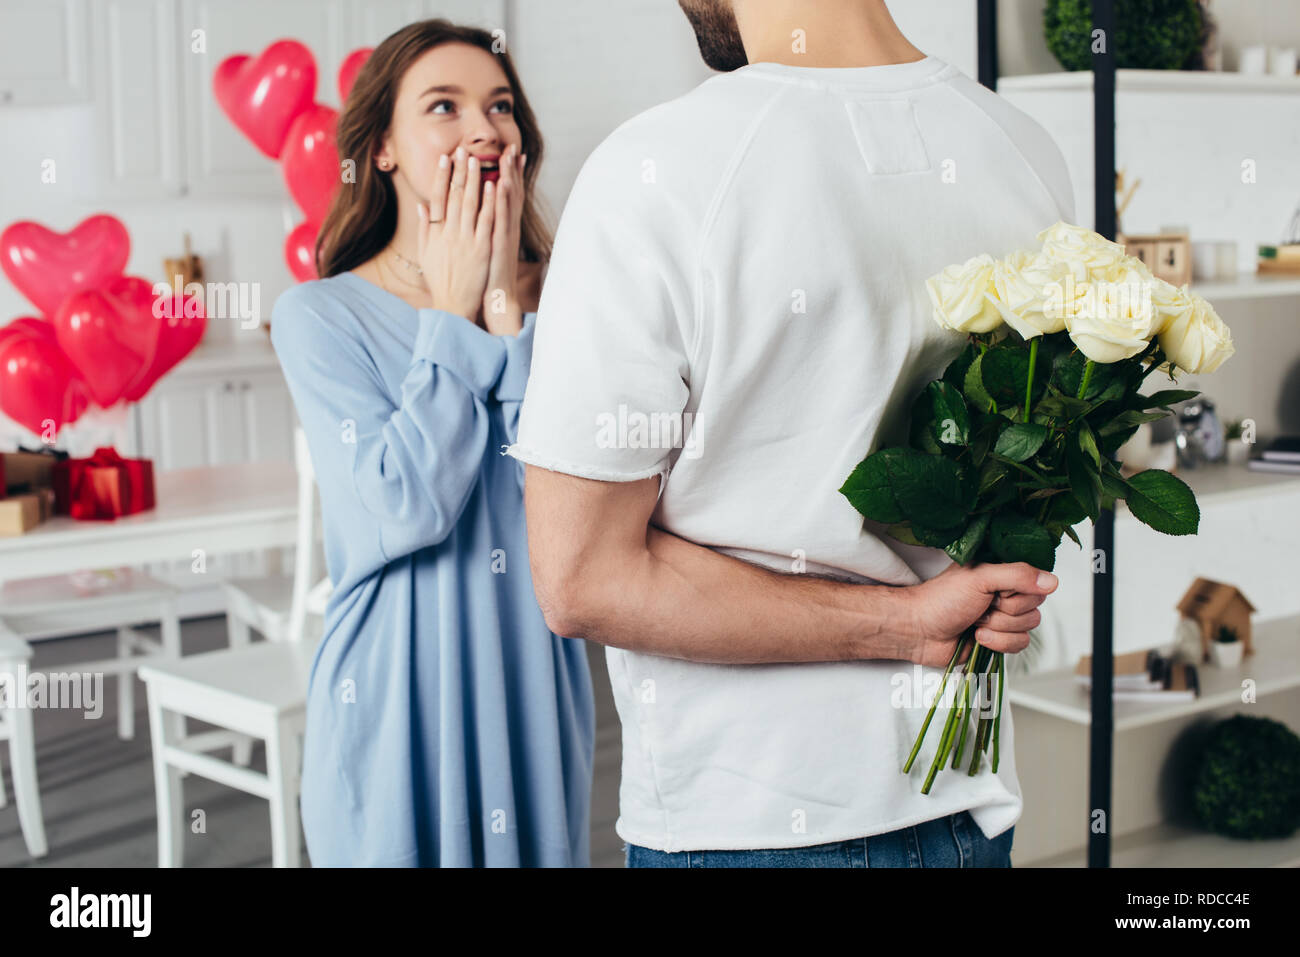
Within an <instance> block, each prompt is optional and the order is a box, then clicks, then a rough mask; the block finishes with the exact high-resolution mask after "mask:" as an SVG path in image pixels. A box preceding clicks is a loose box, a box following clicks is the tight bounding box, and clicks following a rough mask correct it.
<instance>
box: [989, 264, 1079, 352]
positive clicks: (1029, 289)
mask: <svg viewBox="0 0 1300 957" xmlns="http://www.w3.org/2000/svg"><path fill="white" fill-rule="evenodd" d="M1068 274H1069V268H1068V267H1067V266H1066V265H1065V264H1064V263H1062V262H1060V261H1058V260H1056V259H1053V258H1052V257H1050V256H1047V255H1045V254H1043V253H1042V252H1041V251H1040V252H1036V253H1030V252H1026V251H1025V250H1023V249H1018V250H1016V251H1015V252H1013V253H1012V254H1011V255H1009V256H1007V257H1006V258H1005V259H1000V260H998V261H997V262H996V263H994V264H993V292H992V293H991V296H992V298H993V304H994V305H995V306H997V308H998V312H1000V313H1001V314H1002V319H1003V321H1005V322H1006V324H1007V325H1009V326H1010V327H1011V328H1012V329H1014V330H1016V332H1018V333H1020V335H1021V337H1023V338H1024V339H1032V338H1034V336H1044V335H1049V334H1050V333H1053V332H1061V331H1062V330H1064V329H1065V311H1064V308H1063V303H1062V301H1061V297H1062V295H1063V292H1062V290H1063V288H1064V283H1065V278H1066V276H1067V275H1068Z"/></svg>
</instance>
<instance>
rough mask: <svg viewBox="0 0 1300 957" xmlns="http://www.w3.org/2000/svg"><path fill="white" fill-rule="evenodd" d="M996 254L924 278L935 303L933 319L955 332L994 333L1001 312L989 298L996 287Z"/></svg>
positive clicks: (980, 256) (976, 258)
mask: <svg viewBox="0 0 1300 957" xmlns="http://www.w3.org/2000/svg"><path fill="white" fill-rule="evenodd" d="M992 284H993V257H992V256H989V255H988V254H982V255H979V256H975V257H973V258H971V259H968V260H966V262H964V263H960V264H958V265H953V266H949V267H948V268H947V269H945V270H944V271H943V272H941V273H939V274H938V275H935V276H931V277H930V278H929V279H927V280H926V281H925V289H926V292H928V293H929V294H930V302H931V303H932V304H933V306H934V321H935V322H937V323H938V324H939V325H940V326H942V327H944V328H945V329H952V330H954V331H956V332H965V333H971V332H992V331H993V330H994V329H996V328H997V327H998V326H1000V325H1002V314H1001V313H999V312H998V309H997V306H996V305H994V303H993V301H992V300H991V299H990V298H989V292H990V290H991V289H992V288H993V285H992Z"/></svg>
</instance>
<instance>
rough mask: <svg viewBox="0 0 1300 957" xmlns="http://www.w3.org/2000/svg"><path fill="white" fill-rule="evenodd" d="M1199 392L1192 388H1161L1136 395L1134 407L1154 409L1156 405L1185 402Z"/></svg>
mask: <svg viewBox="0 0 1300 957" xmlns="http://www.w3.org/2000/svg"><path fill="white" fill-rule="evenodd" d="M1200 394H1201V393H1199V392H1196V391H1195V390H1192V389H1161V390H1160V391H1159V392H1153V393H1152V394H1151V395H1139V396H1137V397H1136V398H1135V399H1134V408H1137V409H1154V408H1156V407H1157V406H1159V407H1161V408H1164V407H1166V406H1171V405H1174V404H1175V403H1178V402H1186V401H1187V400H1188V399H1194V398H1196V397H1197V396H1198V395H1200Z"/></svg>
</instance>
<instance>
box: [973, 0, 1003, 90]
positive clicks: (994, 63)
mask: <svg viewBox="0 0 1300 957" xmlns="http://www.w3.org/2000/svg"><path fill="white" fill-rule="evenodd" d="M975 32H976V35H977V37H978V43H979V81H980V83H982V84H983V85H984V86H987V87H988V88H989V89H990V90H995V91H996V90H997V88H998V2H997V0H979V6H978V8H977V9H976V12H975Z"/></svg>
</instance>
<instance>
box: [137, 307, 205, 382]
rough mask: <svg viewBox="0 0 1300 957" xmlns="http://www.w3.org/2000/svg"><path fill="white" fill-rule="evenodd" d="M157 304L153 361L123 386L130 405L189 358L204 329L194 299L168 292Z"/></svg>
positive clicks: (200, 310) (200, 311)
mask: <svg viewBox="0 0 1300 957" xmlns="http://www.w3.org/2000/svg"><path fill="white" fill-rule="evenodd" d="M157 302H158V311H159V312H161V313H162V318H161V320H160V323H161V325H160V326H159V328H158V348H157V349H156V350H155V351H154V355H153V361H152V362H151V363H150V364H149V366H148V367H147V368H146V369H145V370H144V371H143V372H142V373H140V375H139V376H137V377H136V379H135V381H134V382H132V383H131V384H130V385H129V386H128V387H127V390H126V398H127V399H128V400H129V401H131V402H138V401H139V400H140V399H142V398H144V396H145V393H147V392H148V391H149V390H150V389H152V388H153V385H154V383H155V382H157V381H158V380H159V379H161V378H162V377H163V376H164V375H166V374H167V373H168V372H170V371H171V370H172V368H173V367H175V365H176V364H177V363H178V362H180V361H181V360H182V359H184V358H185V357H186V356H187V355H189V354H190V353H191V352H192V351H193V350H194V347H195V346H197V345H198V344H199V340H200V339H202V338H203V330H204V329H205V328H206V327H207V319H206V318H205V317H204V315H203V300H202V299H200V298H199V297H198V296H186V295H180V296H178V295H176V294H175V292H172V291H168V292H166V293H164V294H163V295H161V296H158V297H157Z"/></svg>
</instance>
